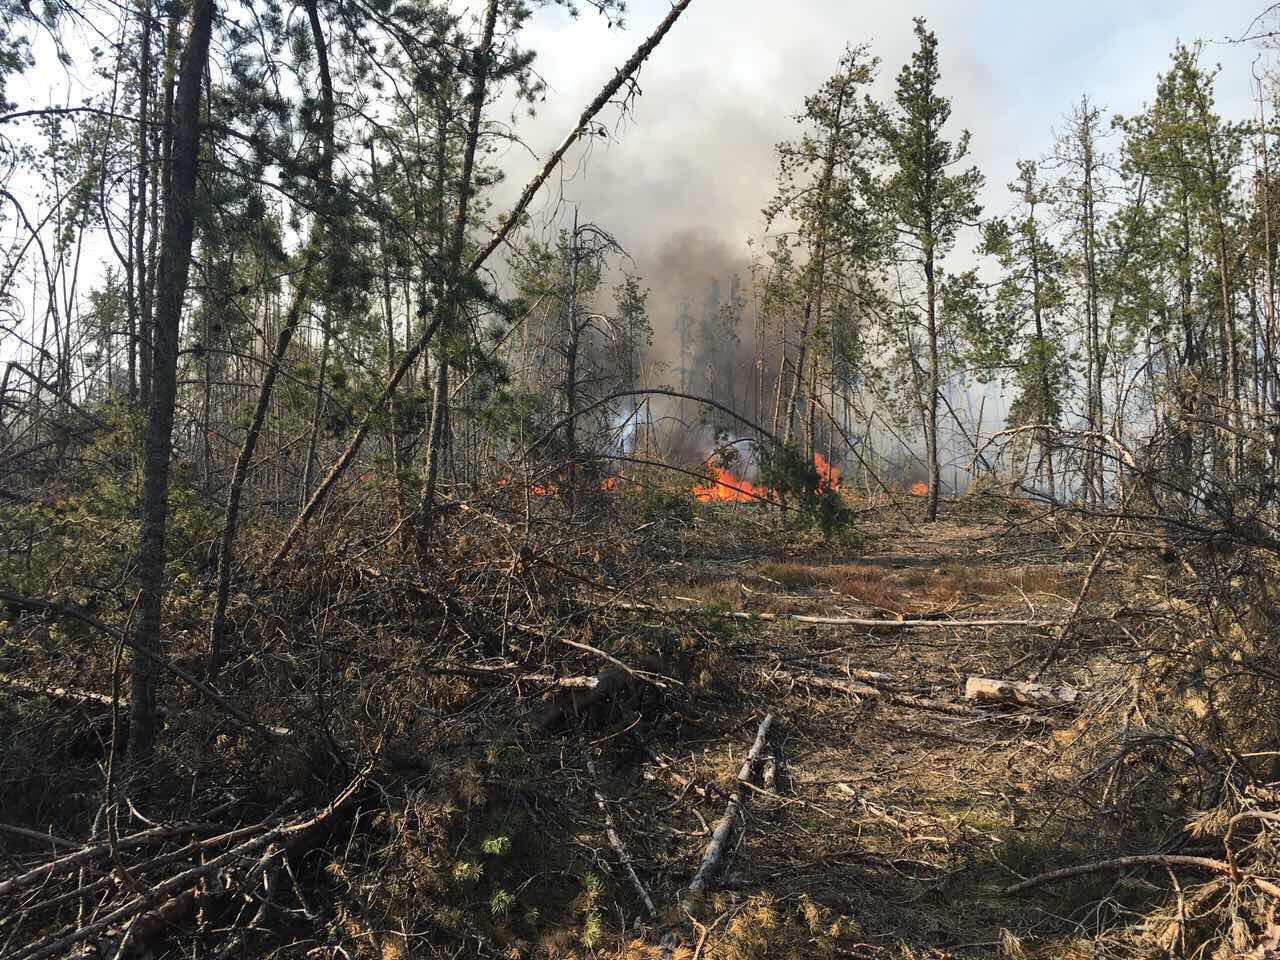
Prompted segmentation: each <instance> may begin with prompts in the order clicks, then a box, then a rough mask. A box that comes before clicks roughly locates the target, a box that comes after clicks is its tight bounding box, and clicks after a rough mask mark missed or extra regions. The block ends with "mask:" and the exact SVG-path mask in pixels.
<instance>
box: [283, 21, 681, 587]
mask: <svg viewBox="0 0 1280 960" xmlns="http://www.w3.org/2000/svg"><path fill="white" fill-rule="evenodd" d="M692 2H693V0H676V2H675V3H674V4H672V6H671V10H670V11H669V12H668V13H667V15H666V16H665V17H664V18H663V19H662V22H661V23H659V24H658V26H657V27H656V28H655V29H654V31H653V32H652V33H651V34H649V36H648V37H647V38H646V39H645V41H644V42H643V43H641V44H640V46H639V47H637V48H636V50H635V52H634V53H632V55H631V56H630V57H629V58H628V59H627V62H626V63H624V64H623V65H622V68H621V69H620V70H617V71H616V72H615V73H614V75H613V77H612V78H611V79H610V80H609V81H608V82H607V83H606V84H605V85H604V86H603V87H602V88H601V89H600V92H599V93H597V94H596V97H595V99H594V100H592V101H591V102H590V103H589V104H587V106H586V108H585V109H584V110H583V111H582V114H581V115H580V116H579V117H578V120H577V123H576V124H575V125H574V128H573V129H572V130H570V131H569V135H568V136H566V137H565V138H564V140H563V141H561V143H560V146H558V147H556V149H555V150H554V151H553V152H552V154H551V156H549V157H548V158H547V160H546V162H545V163H544V164H543V165H542V167H541V168H540V169H539V170H538V172H537V173H536V174H534V176H533V178H532V179H531V180H530V181H529V182H528V184H526V185H525V188H524V192H523V193H521V194H520V197H519V199H517V200H516V202H515V204H514V206H512V208H511V210H510V211H509V212H508V214H507V216H506V217H505V218H504V219H503V220H502V223H501V225H500V226H499V227H498V229H497V230H495V231H494V233H493V235H492V236H491V237H490V238H489V240H488V242H487V243H485V245H484V246H483V247H481V248H480V250H479V251H478V252H476V254H475V255H474V256H472V258H471V260H470V262H469V263H468V264H467V266H466V269H465V270H463V271H462V273H461V276H460V278H459V279H460V280H466V279H467V278H469V277H472V276H474V275H475V274H476V273H477V272H478V271H479V270H480V268H481V267H482V266H484V264H485V262H486V261H488V259H489V257H491V256H492V255H493V253H494V251H495V250H497V249H498V247H500V246H502V244H503V243H505V242H506V240H507V237H508V236H510V234H511V231H512V230H514V229H515V227H516V225H517V224H518V223H520V222H521V217H522V216H523V215H524V213H525V211H526V210H528V209H529V204H530V203H532V202H533V198H534V197H535V196H536V195H537V193H538V191H539V190H541V189H542V186H543V185H544V184H545V183H546V182H547V180H548V179H550V177H551V174H552V173H553V172H554V171H555V170H556V168H557V167H558V166H559V165H560V162H561V161H562V160H563V159H564V156H565V154H566V153H568V152H569V148H570V147H572V146H573V145H574V144H575V143H577V142H578V140H579V139H580V138H582V137H583V136H585V135H586V133H587V130H588V129H589V128H590V125H591V122H592V121H593V120H594V119H595V117H596V114H598V113H599V112H600V111H601V110H603V109H604V107H605V104H607V103H609V102H611V101H612V99H613V97H614V96H615V95H616V94H617V92H618V91H619V90H620V89H622V86H623V85H624V84H625V83H627V82H628V80H630V78H631V77H632V76H633V75H634V74H635V73H636V71H637V70H639V69H640V67H641V65H642V64H643V63H644V62H645V60H647V59H648V58H649V55H650V54H651V53H653V51H654V50H655V49H656V48H657V46H658V44H659V43H661V42H662V38H663V37H665V36H666V35H667V33H668V32H669V31H670V30H671V28H672V27H673V26H674V25H675V22H676V20H678V19H679V18H680V16H681V14H683V13H684V12H685V10H687V9H688V7H689V4H690V3H692ZM438 320H439V315H438V313H437V314H436V315H434V316H433V317H432V319H431V322H430V323H428V324H427V326H426V328H425V329H424V330H423V331H422V333H421V335H420V336H419V337H418V339H417V340H416V341H415V342H414V343H413V345H412V346H410V347H409V348H408V349H407V350H405V352H404V353H403V354H402V355H401V357H400V362H399V364H398V365H397V366H396V369H395V373H393V374H392V376H391V378H390V379H389V380H388V381H387V383H386V386H384V387H383V388H382V391H381V392H380V393H379V394H378V396H377V397H376V398H375V399H374V401H373V403H371V404H370V405H369V409H368V410H366V411H365V414H364V416H363V417H362V418H361V420H360V423H359V425H358V426H357V427H356V429H355V432H354V433H353V434H352V436H351V439H350V440H349V441H347V445H346V447H344V448H343V450H342V453H340V454H339V455H338V458H337V459H336V460H334V462H333V464H332V465H331V466H330V467H329V471H328V473H326V474H325V476H324V479H323V480H321V481H320V484H319V485H318V486H317V487H316V490H315V492H314V493H312V494H311V499H309V500H308V501H307V504H306V506H304V507H303V508H302V510H301V511H299V513H298V515H297V516H296V517H295V518H294V520H293V523H292V524H291V525H290V526H289V530H288V532H287V533H286V534H285V536H284V539H283V540H281V541H280V546H279V547H277V548H276V552H275V554H273V555H272V557H271V566H272V567H276V566H278V565H279V564H281V563H283V562H284V560H285V558H286V557H287V556H288V555H289V553H290V551H292V550H293V548H294V546H295V545H296V544H297V542H298V538H299V537H301V536H302V533H303V531H304V530H305V529H306V527H307V524H308V523H310V521H311V518H312V517H313V516H314V515H315V513H316V511H317V510H319V509H320V506H321V505H322V504H323V503H324V501H325V499H326V498H327V497H328V496H329V493H330V492H331V491H332V490H333V487H334V485H335V484H336V483H337V482H338V480H339V479H341V477H342V475H343V474H344V473H345V472H346V470H347V468H348V467H349V466H351V462H352V461H353V460H355V458H356V455H357V454H358V453H359V452H360V448H361V446H362V445H363V444H364V441H365V438H366V437H367V436H368V435H369V428H370V426H371V425H372V422H373V419H374V418H375V417H377V416H379V415H380V414H381V412H382V410H383V408H385V407H386V405H387V403H388V402H389V401H390V399H391V397H392V396H393V395H394V394H395V391H396V387H397V386H398V385H399V383H400V381H401V380H402V379H404V376H405V374H407V373H408V372H409V370H410V369H411V368H412V367H413V366H414V364H415V363H417V360H418V357H420V356H421V355H422V353H423V351H424V350H426V348H427V346H428V345H429V344H430V343H431V338H432V337H433V336H435V332H436V329H437V327H438Z"/></svg>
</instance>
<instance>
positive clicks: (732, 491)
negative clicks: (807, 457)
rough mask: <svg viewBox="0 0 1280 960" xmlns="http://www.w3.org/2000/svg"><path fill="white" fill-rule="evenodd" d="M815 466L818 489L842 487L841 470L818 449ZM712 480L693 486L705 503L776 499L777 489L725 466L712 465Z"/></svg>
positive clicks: (696, 495) (694, 491)
mask: <svg viewBox="0 0 1280 960" xmlns="http://www.w3.org/2000/svg"><path fill="white" fill-rule="evenodd" d="M813 466H814V469H815V470H817V472H818V490H819V492H825V491H827V490H837V489H839V487H840V471H839V470H837V469H836V468H835V467H833V466H831V464H830V463H828V462H827V458H826V457H824V456H823V455H822V454H820V453H818V452H817V451H815V452H814V454H813ZM712 473H713V476H712V478H711V482H710V483H707V484H700V485H698V486H696V487H694V488H693V495H694V496H695V497H697V498H698V499H699V500H701V501H702V502H704V503H712V502H716V501H720V502H727V503H745V502H750V501H753V500H754V501H760V500H773V499H776V491H774V490H771V489H769V488H768V487H762V486H758V485H757V484H754V483H752V482H751V481H749V480H742V479H739V478H738V477H735V476H734V475H733V474H732V473H730V472H729V471H728V470H725V469H724V468H723V467H712Z"/></svg>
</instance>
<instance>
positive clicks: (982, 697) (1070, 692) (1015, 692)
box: [964, 677, 1080, 707]
mask: <svg viewBox="0 0 1280 960" xmlns="http://www.w3.org/2000/svg"><path fill="white" fill-rule="evenodd" d="M1079 697H1080V694H1079V693H1078V692H1077V691H1076V690H1075V689H1074V688H1073V687H1067V686H1061V687H1050V686H1047V685H1045V684H1043V683H1028V682H1023V681H1018V680H994V679H991V678H989V677H969V678H968V679H967V680H965V682H964V698H965V699H966V700H972V701H973V702H975V703H1016V704H1019V705H1020V706H1024V707H1069V706H1071V705H1072V704H1074V703H1075V702H1076V701H1077V700H1078V699H1079Z"/></svg>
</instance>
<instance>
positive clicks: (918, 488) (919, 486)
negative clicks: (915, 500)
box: [911, 480, 929, 497]
mask: <svg viewBox="0 0 1280 960" xmlns="http://www.w3.org/2000/svg"><path fill="white" fill-rule="evenodd" d="M911 495H912V496H913V497H926V496H928V495H929V485H928V484H927V483H924V482H923V481H921V480H917V481H916V482H915V483H913V484H912V485H911Z"/></svg>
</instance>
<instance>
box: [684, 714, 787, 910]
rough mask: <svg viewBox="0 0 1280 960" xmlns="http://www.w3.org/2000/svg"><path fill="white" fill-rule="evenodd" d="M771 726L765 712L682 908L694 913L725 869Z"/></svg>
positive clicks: (770, 718) (771, 721)
mask: <svg viewBox="0 0 1280 960" xmlns="http://www.w3.org/2000/svg"><path fill="white" fill-rule="evenodd" d="M772 726H773V714H772V713H766V714H765V717H764V719H763V720H761V721H760V727H759V729H758V730H756V739H755V743H753V744H751V749H750V750H748V751H747V756H746V759H744V760H743V761H742V768H741V769H740V770H739V771H738V779H737V784H736V785H735V786H734V788H733V792H732V793H730V794H729V802H728V804H727V805H726V806H725V811H724V816H722V817H721V818H720V820H719V821H718V822H717V823H716V825H715V829H714V830H712V832H711V840H710V842H708V843H707V849H706V851H705V852H704V853H703V854H702V862H701V863H700V864H699V865H698V871H697V873H695V874H694V875H693V880H691V881H690V882H689V886H688V888H687V889H686V890H685V893H684V896H683V897H681V898H680V906H681V908H682V909H683V910H685V911H686V912H691V911H692V908H693V906H694V905H695V904H696V902H697V900H698V898H699V897H701V896H702V894H703V893H705V892H706V890H707V888H708V887H709V886H710V884H711V882H712V881H713V880H714V879H715V878H716V877H717V876H718V875H719V874H720V871H721V870H722V868H723V865H724V858H725V854H726V853H727V852H728V849H729V841H730V840H731V839H732V838H733V834H734V831H735V830H736V829H737V826H738V822H739V821H740V820H741V818H742V811H743V805H744V803H745V802H746V787H745V786H744V784H747V783H750V782H751V780H752V779H753V778H754V777H755V769H756V763H757V762H758V761H759V760H760V755H761V754H762V753H763V752H764V746H765V743H766V742H767V741H768V739H769V728H770V727H772Z"/></svg>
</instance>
